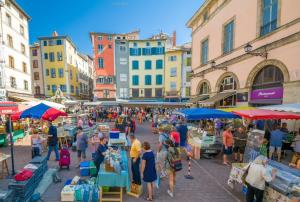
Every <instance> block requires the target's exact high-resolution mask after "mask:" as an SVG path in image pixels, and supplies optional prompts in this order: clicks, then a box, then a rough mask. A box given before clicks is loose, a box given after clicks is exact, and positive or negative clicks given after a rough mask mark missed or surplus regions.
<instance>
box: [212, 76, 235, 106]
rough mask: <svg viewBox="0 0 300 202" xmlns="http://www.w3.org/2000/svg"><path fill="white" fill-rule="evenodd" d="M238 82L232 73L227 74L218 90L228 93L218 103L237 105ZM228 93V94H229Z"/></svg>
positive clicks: (219, 104)
mask: <svg viewBox="0 0 300 202" xmlns="http://www.w3.org/2000/svg"><path fill="white" fill-rule="evenodd" d="M236 89H237V82H236V80H235V78H234V77H233V76H232V75H229V76H226V77H224V78H223V80H222V81H221V82H220V85H219V89H218V92H219V93H222V94H223V95H225V94H226V96H224V97H223V98H222V99H220V101H219V102H218V103H216V104H217V105H218V106H219V107H232V106H235V105H236ZM227 95H228V96H227Z"/></svg>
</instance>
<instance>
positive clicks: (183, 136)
mask: <svg viewBox="0 0 300 202" xmlns="http://www.w3.org/2000/svg"><path fill="white" fill-rule="evenodd" d="M176 130H177V132H179V134H180V147H184V148H185V147H186V144H187V132H188V128H187V125H185V124H184V123H183V121H182V120H180V121H179V124H178V126H177V127H176Z"/></svg>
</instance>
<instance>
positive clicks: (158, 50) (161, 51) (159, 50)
mask: <svg viewBox="0 0 300 202" xmlns="http://www.w3.org/2000/svg"><path fill="white" fill-rule="evenodd" d="M163 54H165V48H164V47H157V48H156V55H163Z"/></svg>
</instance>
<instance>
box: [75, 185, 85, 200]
mask: <svg viewBox="0 0 300 202" xmlns="http://www.w3.org/2000/svg"><path fill="white" fill-rule="evenodd" d="M82 192H83V190H82V186H81V185H76V187H75V201H82V200H83V196H82Z"/></svg>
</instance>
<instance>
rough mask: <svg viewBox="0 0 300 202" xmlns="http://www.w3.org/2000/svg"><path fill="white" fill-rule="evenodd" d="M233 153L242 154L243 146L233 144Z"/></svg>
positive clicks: (243, 151)
mask: <svg viewBox="0 0 300 202" xmlns="http://www.w3.org/2000/svg"><path fill="white" fill-rule="evenodd" d="M233 153H240V154H244V153H245V147H243V146H234V147H233Z"/></svg>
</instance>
